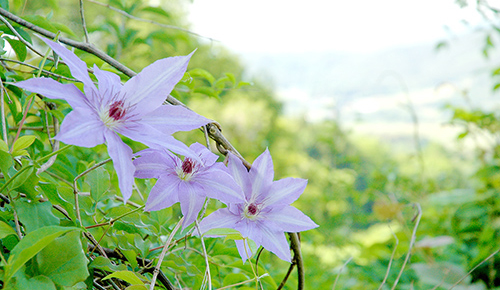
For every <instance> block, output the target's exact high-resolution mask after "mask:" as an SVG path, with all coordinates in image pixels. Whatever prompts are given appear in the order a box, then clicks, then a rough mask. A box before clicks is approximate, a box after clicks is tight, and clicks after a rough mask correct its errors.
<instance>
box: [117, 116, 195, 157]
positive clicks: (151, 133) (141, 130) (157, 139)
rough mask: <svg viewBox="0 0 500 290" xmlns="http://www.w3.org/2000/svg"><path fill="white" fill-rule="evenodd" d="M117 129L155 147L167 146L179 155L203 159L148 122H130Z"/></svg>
mask: <svg viewBox="0 0 500 290" xmlns="http://www.w3.org/2000/svg"><path fill="white" fill-rule="evenodd" d="M116 131H117V132H118V133H120V134H122V135H124V136H126V137H128V138H130V139H132V140H134V141H137V142H141V143H143V144H145V145H147V146H149V147H152V148H155V149H164V148H166V149H168V150H170V151H172V152H174V153H177V154H179V155H183V156H186V157H191V158H193V159H194V160H196V161H198V162H200V161H201V160H200V157H199V156H198V155H197V154H195V153H194V152H193V151H192V150H191V149H189V147H187V146H186V144H184V143H182V142H181V141H178V140H176V139H175V138H174V137H172V136H170V135H165V134H163V133H162V132H160V131H158V130H156V129H154V128H152V127H151V126H148V125H146V124H142V123H140V122H130V124H127V125H126V126H124V127H122V128H117V130H116Z"/></svg>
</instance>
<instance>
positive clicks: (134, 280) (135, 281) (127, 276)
mask: <svg viewBox="0 0 500 290" xmlns="http://www.w3.org/2000/svg"><path fill="white" fill-rule="evenodd" d="M109 278H118V279H121V280H123V281H125V282H127V283H129V284H132V285H144V282H142V281H141V279H139V277H138V276H137V274H136V273H134V272H131V271H118V272H114V273H111V274H109V275H108V276H106V277H104V279H103V280H105V279H109Z"/></svg>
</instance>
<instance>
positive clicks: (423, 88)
mask: <svg viewBox="0 0 500 290" xmlns="http://www.w3.org/2000/svg"><path fill="white" fill-rule="evenodd" d="M498 45H499V49H497V50H496V51H491V52H490V57H489V58H488V59H486V58H485V57H484V56H483V54H482V48H483V46H484V36H482V35H480V34H479V33H476V34H470V35H464V36H461V37H459V38H456V39H452V40H449V41H448V43H447V45H445V46H444V47H442V48H440V49H439V50H437V49H436V43H425V44H421V45H418V46H412V47H399V48H392V49H387V50H383V51H378V52H374V53H369V54H363V53H345V52H342V53H338V52H316V53H296V54H293V53H283V54H258V53H255V54H246V55H242V58H243V61H244V62H245V63H246V65H247V67H248V74H249V75H253V76H259V77H258V79H260V80H261V81H264V82H267V83H270V84H272V85H273V86H274V88H275V89H276V90H277V91H278V94H279V95H280V98H281V99H282V100H283V101H284V103H285V108H286V112H287V114H291V115H302V116H304V117H305V118H307V119H310V120H312V121H314V120H319V119H324V118H335V119H337V120H338V121H340V122H341V123H343V124H345V125H346V126H348V127H352V128H354V129H355V131H356V130H358V131H359V130H360V131H366V132H368V133H371V134H376V135H379V136H380V134H382V135H384V134H393V135H394V134H396V136H395V137H394V138H398V139H400V138H401V137H404V136H402V135H401V134H402V133H401V134H400V133H398V132H403V133H404V132H407V131H408V128H409V127H408V126H411V118H410V115H409V113H408V110H407V109H405V108H404V106H405V105H406V104H408V97H409V99H410V100H411V103H412V104H413V106H414V108H415V110H416V112H417V115H418V118H419V121H420V123H421V126H422V130H423V131H429V130H427V129H425V126H428V127H429V128H435V130H431V131H432V132H424V134H423V135H424V137H423V138H431V139H434V138H433V137H432V136H433V135H436V136H437V137H438V139H439V138H441V137H443V136H440V135H442V133H440V132H439V130H438V129H437V127H439V126H440V125H441V124H443V123H444V122H446V121H447V120H449V112H447V111H444V110H443V109H442V108H443V105H444V104H446V103H453V104H465V100H464V98H463V97H462V94H461V93H460V92H461V91H462V90H467V91H468V92H469V98H470V100H471V103H472V104H473V106H479V107H488V108H492V107H500V106H498V105H499V104H500V99H499V98H498V93H496V96H494V94H493V92H492V87H493V82H492V80H491V77H490V75H491V71H492V69H493V68H494V67H498V66H500V53H499V51H500V44H498ZM406 92H408V94H407V93H406ZM381 126H382V128H380V127H381ZM394 126H399V127H394ZM377 127H378V128H377ZM384 127H385V128H384ZM410 131H411V130H410ZM455 131H456V130H455ZM377 132H380V133H377ZM426 133H429V134H426ZM453 134H454V133H453ZM448 135H449V134H448Z"/></svg>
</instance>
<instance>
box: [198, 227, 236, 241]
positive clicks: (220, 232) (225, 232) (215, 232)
mask: <svg viewBox="0 0 500 290" xmlns="http://www.w3.org/2000/svg"><path fill="white" fill-rule="evenodd" d="M229 235H235V236H239V237H240V240H241V239H243V237H242V236H241V234H240V232H238V231H237V230H234V229H230V228H216V229H210V230H209V231H207V232H206V233H204V234H203V236H229Z"/></svg>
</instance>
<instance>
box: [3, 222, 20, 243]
mask: <svg viewBox="0 0 500 290" xmlns="http://www.w3.org/2000/svg"><path fill="white" fill-rule="evenodd" d="M10 235H16V231H15V230H14V229H13V228H12V227H11V226H10V225H9V224H7V223H6V222H4V221H0V239H3V238H5V237H8V236H10Z"/></svg>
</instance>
